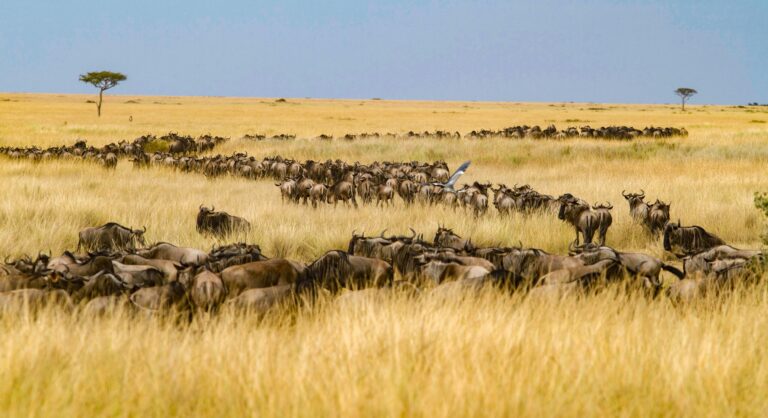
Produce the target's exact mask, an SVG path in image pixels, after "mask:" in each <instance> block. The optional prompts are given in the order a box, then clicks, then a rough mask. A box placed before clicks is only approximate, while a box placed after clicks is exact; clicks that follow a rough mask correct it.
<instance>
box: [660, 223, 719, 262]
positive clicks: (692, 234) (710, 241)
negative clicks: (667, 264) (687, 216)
mask: <svg viewBox="0 0 768 418" xmlns="http://www.w3.org/2000/svg"><path fill="white" fill-rule="evenodd" d="M719 245H726V244H725V241H723V240H722V239H721V238H720V237H718V236H716V235H714V234H711V233H709V232H707V231H706V230H705V229H704V228H702V227H700V226H696V225H694V226H682V225H681V223H680V220H678V221H677V222H669V223H667V225H666V226H665V227H664V249H665V250H667V251H670V252H671V251H672V248H673V247H679V248H680V249H681V250H682V251H683V255H692V254H696V253H700V252H702V251H705V250H708V249H710V248H712V247H717V246H719Z"/></svg>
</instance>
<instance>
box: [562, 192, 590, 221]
mask: <svg viewBox="0 0 768 418" xmlns="http://www.w3.org/2000/svg"><path fill="white" fill-rule="evenodd" d="M585 210H589V205H587V204H586V203H583V202H580V201H578V200H570V199H569V200H563V199H562V196H561V199H560V211H559V212H558V214H557V219H560V220H561V221H569V222H571V221H573V220H575V219H577V217H578V216H579V214H581V212H583V211H585Z"/></svg>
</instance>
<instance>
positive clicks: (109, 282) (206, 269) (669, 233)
mask: <svg viewBox="0 0 768 418" xmlns="http://www.w3.org/2000/svg"><path fill="white" fill-rule="evenodd" d="M518 128H520V129H518ZM518 128H514V129H513V128H510V129H509V130H504V131H503V134H498V133H497V134H493V133H483V132H484V131H483V132H474V133H472V134H471V136H472V137H486V136H494V135H496V136H506V137H518V136H519V137H546V138H549V137H557V135H560V134H563V132H558V131H556V129H554V128H553V127H552V129H550V128H547V129H545V130H541V129H533V128H528V127H524V128H523V127H518ZM553 129H554V130H553ZM589 129H591V128H589ZM605 129H607V131H599V130H596V131H592V130H587V131H584V130H581V131H578V130H576V131H571V130H568V131H566V133H565V134H564V135H566V136H568V137H571V136H591V137H616V138H620V137H621V136H622V135H629V137H636V136H654V137H657V136H668V135H680V134H684V131H668V130H665V129H656V128H648V129H647V131H648V133H646V131H638V130H632V129H631V128H627V129H618V128H617V129H616V130H613V128H610V129H608V128H605ZM519 132H522V133H519ZM584 132H587V133H586V134H584ZM594 132H603V133H594ZM441 135H442V133H441ZM446 135H448V136H446V137H450V135H449V134H447V133H446ZM536 135H539V136H536ZM156 140H157V139H156V138H154V137H149V136H147V137H142V138H139V139H137V140H136V141H134V142H132V143H128V142H121V143H119V144H110V145H108V146H106V147H103V148H93V147H88V146H87V145H86V144H85V142H78V143H76V144H75V145H74V146H72V147H55V148H49V149H47V150H42V149H38V148H35V147H33V148H27V149H20V148H2V149H0V152H3V153H5V154H7V155H9V156H11V157H13V158H31V159H33V160H36V161H37V160H46V159H49V158H66V157H74V158H76V157H80V158H84V159H95V160H98V161H102V163H103V164H104V165H107V166H111V167H113V166H114V165H116V164H117V158H118V157H133V162H134V164H135V165H136V166H138V167H143V166H145V165H151V164H158V165H165V166H170V167H173V168H175V169H178V170H182V171H187V172H200V173H203V174H205V175H207V176H219V175H224V174H229V175H239V176H243V177H248V178H264V177H270V178H273V179H278V180H280V182H279V183H277V184H276V185H277V186H278V188H279V190H280V193H281V196H282V199H283V200H284V201H287V202H295V203H304V204H307V205H309V204H311V205H312V206H313V207H317V206H318V205H320V204H328V203H332V204H334V205H336V204H337V203H338V202H339V201H341V202H344V203H345V204H347V205H352V206H355V207H356V206H357V205H358V198H359V200H360V201H361V202H362V203H363V204H372V203H374V202H375V204H376V205H381V206H390V205H392V204H393V203H394V197H395V195H397V196H399V197H400V199H402V201H403V202H404V203H405V204H406V205H411V204H414V203H421V204H424V205H435V204H442V205H447V206H449V207H453V208H466V209H468V210H470V211H471V212H472V213H473V214H474V215H475V216H480V215H482V214H484V213H486V211H487V209H488V207H489V205H490V204H491V203H492V204H493V205H494V207H496V209H497V210H498V212H499V213H500V214H502V215H508V214H511V213H514V212H517V213H522V214H529V213H534V212H538V213H544V214H547V213H549V214H551V215H552V216H553V217H554V216H555V215H556V216H557V217H558V219H560V220H562V221H563V222H566V223H568V224H569V225H571V226H572V227H573V228H574V232H575V240H574V241H573V243H572V244H571V245H570V247H569V249H570V251H569V254H568V255H558V254H550V253H547V252H546V251H544V250H541V249H536V248H526V247H523V246H522V244H521V245H519V246H517V247H498V246H496V247H492V246H490V247H489V246H478V245H476V244H475V243H473V242H472V241H471V240H469V239H464V238H462V237H460V236H458V235H457V234H455V233H454V232H453V231H451V230H450V229H447V228H443V227H439V228H438V230H437V232H436V234H435V236H434V239H433V240H432V241H426V240H424V238H423V236H422V235H418V234H417V233H416V232H415V231H414V232H413V233H412V234H411V235H402V236H398V235H392V236H386V235H385V233H381V234H379V235H378V236H365V235H364V234H360V235H358V234H355V233H353V235H352V238H351V239H350V242H349V245H348V247H347V249H346V251H345V250H340V249H337V250H331V251H328V252H327V253H325V254H324V255H322V256H321V257H319V258H318V259H317V260H314V261H313V262H311V263H309V264H304V263H301V262H299V261H295V260H287V259H281V258H268V257H265V256H264V255H263V254H262V252H261V249H260V248H259V246H258V245H252V244H245V243H236V244H229V245H223V246H219V247H214V248H212V249H211V250H210V251H203V250H199V249H194V248H185V247H179V246H176V245H173V244H171V243H165V242H160V243H155V244H152V245H147V243H146V240H145V233H146V228H133V227H131V228H128V227H125V226H122V225H120V224H118V223H114V222H110V223H107V224H105V225H102V226H99V227H92V228H86V229H84V230H82V231H80V233H79V235H78V244H77V249H76V250H75V252H74V253H73V252H70V251H65V252H64V253H63V254H61V255H60V256H57V257H54V256H52V255H51V254H48V255H45V254H42V253H39V254H38V256H37V257H36V258H33V257H30V256H24V257H21V258H19V259H17V260H6V262H5V263H4V265H2V266H0V306H2V307H9V306H17V304H18V303H23V304H29V305H33V306H40V305H45V304H48V303H55V304H63V305H66V306H72V305H82V306H83V307H84V309H86V310H88V311H91V312H103V311H105V310H109V309H111V308H113V307H115V306H126V307H131V308H135V309H137V310H140V311H143V312H160V311H165V310H168V309H174V310H176V311H183V312H194V311H205V312H215V311H217V310H218V309H220V308H221V307H222V306H225V305H226V306H230V307H233V308H243V309H247V310H252V311H256V312H261V313H263V312H266V311H267V310H269V309H271V308H273V307H274V306H276V305H278V304H283V303H287V304H299V303H310V304H311V303H312V301H313V300H314V299H315V298H317V297H318V295H319V294H320V293H321V291H322V293H326V294H331V295H336V294H339V293H340V291H341V290H342V289H343V288H350V289H353V291H350V292H345V293H344V295H343V296H341V297H344V298H350V297H354V295H359V294H361V293H360V292H361V291H364V292H371V291H392V290H393V289H399V290H403V291H406V292H408V293H409V294H413V295H419V294H421V293H423V292H426V291H430V292H433V291H436V292H447V291H474V290H476V289H479V288H481V287H497V288H501V289H504V290H505V291H510V292H526V293H527V294H529V295H530V296H531V297H553V296H555V297H557V296H561V295H563V294H568V293H575V292H583V291H593V290H598V289H600V288H602V287H603V284H605V283H609V282H618V283H623V284H625V285H626V286H628V287H629V288H632V289H638V290H640V291H642V292H645V293H646V294H648V295H650V296H653V297H655V296H657V295H658V294H659V293H660V291H661V289H662V280H661V272H662V271H666V272H669V273H671V274H672V275H674V276H676V277H677V279H678V280H676V281H675V282H674V283H672V285H671V286H670V287H669V288H668V289H667V294H668V295H669V296H670V297H672V298H673V299H674V300H676V301H681V300H690V299H693V298H695V297H696V296H698V295H701V294H704V293H707V292H719V291H722V290H724V289H728V288H731V287H733V286H735V285H738V284H740V283H749V282H751V281H754V280H755V279H756V278H757V277H759V276H760V273H761V271H762V267H763V254H762V252H760V251H756V250H741V249H737V248H734V247H732V246H729V245H727V244H726V243H725V242H724V241H723V240H722V239H720V238H718V237H717V236H715V235H713V234H711V233H709V232H707V231H706V230H704V228H701V227H699V226H689V227H686V226H683V225H681V223H680V221H677V222H672V221H670V219H671V218H670V204H668V203H665V202H662V201H660V200H658V199H656V201H655V202H653V203H647V202H645V192H643V191H641V192H640V193H627V192H626V191H624V192H622V195H623V197H624V198H625V199H626V200H627V202H628V205H629V212H630V214H631V216H632V218H633V219H634V220H635V221H636V222H637V223H639V224H640V225H642V226H643V228H645V229H646V230H647V231H648V232H649V233H650V234H652V235H654V236H656V237H658V236H661V239H662V240H663V245H664V249H665V250H667V251H669V252H671V253H672V254H675V255H677V256H678V257H679V258H681V259H682V260H683V268H682V270H680V269H678V268H676V267H674V266H672V265H670V264H667V263H665V262H664V261H662V260H661V259H659V258H656V257H653V256H650V255H647V254H641V253H628V252H621V251H618V250H615V249H613V248H611V247H609V246H608V245H607V244H606V243H607V240H608V235H607V234H608V230H609V228H610V226H611V224H612V221H613V218H612V215H611V210H612V209H613V206H612V205H611V204H610V203H604V204H594V205H590V204H589V203H587V202H586V201H585V200H583V199H580V198H578V197H576V196H573V195H572V194H569V193H566V194H563V195H560V196H559V197H554V196H551V195H547V194H542V193H539V192H537V191H536V190H534V189H533V188H532V187H530V186H529V185H522V186H518V185H514V186H512V187H508V186H507V185H504V184H498V185H496V186H495V187H494V185H493V184H492V183H490V182H488V183H480V182H474V183H472V184H469V185H464V186H463V187H461V188H459V187H454V185H455V182H456V179H457V178H458V177H457V176H459V175H461V174H462V173H463V171H464V170H466V168H467V167H468V166H469V162H467V163H465V164H464V165H462V167H460V168H459V170H457V172H456V173H454V175H453V176H451V175H450V174H451V173H450V171H449V169H448V166H447V164H446V163H445V162H442V161H437V162H433V163H424V162H418V161H412V162H374V163H371V164H360V163H352V164H350V163H347V162H344V161H341V160H335V161H331V160H328V161H325V162H318V161H313V160H308V161H305V162H298V161H295V160H291V159H286V158H282V157H279V156H276V157H269V158H264V159H256V158H254V157H250V156H248V155H246V154H243V153H238V154H234V155H232V156H228V157H224V156H206V157H200V156H195V155H190V154H191V153H193V152H200V151H205V150H210V149H212V148H213V147H214V146H215V145H216V144H219V143H221V142H223V141H224V140H225V139H224V138H219V137H211V136H205V137H201V138H198V139H197V140H194V139H192V138H190V137H181V136H178V135H175V134H172V135H168V136H166V137H162V138H161V139H160V140H161V141H165V142H166V143H167V144H166V145H167V151H164V152H154V153H151V154H150V153H147V152H145V149H146V147H147V146H148V145H149V144H152V143H154V142H155V141H156ZM491 192H492V193H493V195H491V194H490V193H491ZM195 226H196V229H197V231H198V232H199V233H201V234H206V235H213V236H216V237H218V238H221V239H226V238H228V237H231V236H233V235H236V234H238V233H243V234H244V236H245V234H246V233H247V232H248V231H249V230H250V229H251V228H252V226H251V224H250V222H248V221H247V220H245V219H243V218H241V217H237V216H234V215H230V214H228V213H226V212H217V211H216V210H215V207H211V208H210V209H209V208H207V207H205V206H203V205H201V206H200V207H199V210H198V214H197V217H196V220H195ZM595 236H597V243H595V242H594V241H595ZM365 288H370V289H368V290H362V289H365ZM372 289H375V290H372Z"/></svg>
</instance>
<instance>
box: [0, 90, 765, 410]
mask: <svg viewBox="0 0 768 418" xmlns="http://www.w3.org/2000/svg"><path fill="white" fill-rule="evenodd" d="M88 99H93V97H91V96H79V95H27V94H0V146H6V145H15V146H29V145H33V144H34V145H41V146H51V145H60V144H65V143H66V144H71V143H73V142H74V141H75V140H76V139H77V138H84V139H87V140H88V142H89V143H92V144H94V145H99V144H105V143H108V142H113V141H115V142H116V141H117V140H120V139H127V140H131V139H133V138H135V137H137V136H140V135H143V134H147V133H152V134H164V133H167V132H169V131H176V132H179V133H183V134H189V135H193V136H197V135H200V134H204V133H211V134H215V135H222V136H228V137H230V138H232V140H231V141H229V142H228V143H226V144H225V145H223V146H221V147H220V148H217V149H216V151H215V152H216V153H224V154H229V153H232V152H235V151H244V152H248V153H249V154H250V155H255V156H258V157H262V156H269V155H275V154H280V155H283V156H286V157H292V158H296V159H309V158H312V159H327V158H334V159H335V158H340V159H343V160H347V161H361V162H372V161H374V160H390V161H392V160H428V161H432V160H437V159H443V160H446V161H447V162H448V163H449V165H450V167H451V168H454V167H456V166H457V165H458V164H459V163H461V162H462V161H464V160H467V159H471V160H472V162H473V163H472V166H471V167H470V169H469V171H468V172H467V174H466V175H465V176H464V177H463V178H462V179H461V180H460V182H471V181H474V180H480V181H485V180H490V181H492V182H494V183H499V182H503V183H507V184H509V185H512V184H514V183H520V184H523V183H528V184H530V185H532V186H533V187H534V188H535V189H537V190H539V191H541V192H543V193H548V194H552V195H559V194H562V193H565V192H571V193H573V194H575V195H577V196H579V197H583V198H584V199H587V200H589V201H591V202H595V201H610V202H611V203H613V204H614V207H615V209H614V210H613V213H614V224H613V226H612V227H611V229H610V231H609V233H608V243H609V244H610V245H612V246H614V247H616V248H619V249H627V250H639V251H643V252H647V253H650V254H654V255H656V256H660V257H665V258H666V259H668V260H670V258H669V256H668V255H664V252H663V250H662V247H661V244H660V242H658V241H656V240H653V239H652V238H651V237H649V236H647V235H645V234H643V232H642V230H641V228H640V227H639V226H637V225H635V224H633V223H632V221H631V220H630V217H629V213H628V208H627V204H626V202H625V201H624V199H623V198H622V196H621V191H622V189H627V190H638V189H641V188H642V189H644V190H645V191H646V193H647V195H648V196H649V198H651V199H654V198H656V197H659V198H661V199H662V200H665V201H671V202H672V207H671V213H672V217H673V218H674V219H677V218H680V219H681V220H682V222H683V223H684V224H698V225H702V226H704V227H705V228H707V229H708V230H710V231H712V232H714V233H716V234H718V235H719V236H721V237H722V238H724V239H725V240H726V241H728V242H729V243H731V244H733V245H736V246H740V247H749V248H757V247H759V246H760V245H761V240H760V235H761V233H762V232H763V219H762V215H761V214H760V213H758V211H757V210H755V209H754V204H753V193H754V192H756V191H767V190H768V182H767V181H766V179H767V178H768V164H767V163H768V124H767V123H765V122H766V121H768V109H766V108H761V107H754V108H753V107H746V108H739V107H733V106H727V107H721V106H690V107H689V109H687V111H686V112H684V113H683V112H681V111H680V110H679V107H677V106H672V105H607V104H592V103H552V104H548V103H537V104H517V103H479V102H397V101H387V100H314V99H290V98H289V99H287V102H286V103H277V102H275V99H247V98H202V97H200V98H196V97H145V96H141V97H128V96H114V95H109V96H108V97H107V98H106V100H105V104H104V108H103V116H102V118H100V119H98V118H96V112H95V105H93V104H89V103H85V101H86V100H88ZM129 116H130V117H132V119H133V121H132V122H129ZM550 123H553V124H556V125H557V126H558V128H565V127H566V126H580V125H585V124H589V125H591V126H593V127H597V126H604V125H629V126H634V127H638V128H641V129H642V128H643V127H645V126H648V125H655V126H675V127H685V128H686V129H687V130H688V131H689V133H690V135H689V136H688V137H686V138H673V139H665V140H650V139H643V140H636V141H633V142H615V141H602V140H583V139H576V140H568V141H562V142H556V141H533V140H521V141H513V140H483V141H470V140H461V141H449V140H435V139H428V140H393V139H377V140H359V141H352V142H350V141H342V140H334V141H331V142H320V141H314V140H309V139H297V140H295V141H282V142H278V141H269V140H267V141H260V142H251V141H246V140H241V139H239V138H241V137H242V136H243V134H246V133H261V134H267V135H272V134H278V133H289V134H297V135H298V136H299V137H300V138H307V137H314V136H317V135H319V134H323V133H325V134H332V135H336V136H339V135H343V134H345V133H360V132H382V133H383V132H394V133H402V132H407V131H409V130H414V131H424V130H430V131H433V130H435V129H442V130H448V131H455V130H458V131H460V132H462V133H466V132H468V131H470V130H473V129H500V128H503V127H506V126H512V125H522V124H528V125H533V124H538V125H542V126H546V125H548V124H550ZM0 178H2V179H3V182H2V183H3V187H2V188H0V196H1V197H2V199H0V256H5V255H11V256H17V255H19V254H22V253H33V254H36V253H37V252H38V251H39V250H44V251H48V250H49V249H50V250H52V251H53V252H54V253H59V252H61V251H63V250H64V249H66V248H70V249H71V248H74V247H75V246H76V244H77V232H78V231H79V230H80V229H82V228H83V227H85V226H93V225H98V224H101V223H104V222H107V221H117V222H120V223H122V224H125V225H132V226H136V227H138V226H142V225H146V226H147V228H148V233H147V237H148V240H149V241H170V242H174V243H178V244H180V245H186V246H192V247H198V248H203V249H207V248H209V247H210V246H211V245H213V244H214V243H216V242H215V241H214V240H212V239H211V238H204V237H201V236H199V235H198V234H197V232H196V231H195V227H194V217H195V215H196V213H197V208H198V206H199V205H200V204H201V203H205V204H213V205H215V206H216V208H217V209H219V210H226V211H228V212H230V213H233V214H237V215H240V216H243V217H245V218H246V219H248V220H249V221H251V223H252V224H253V225H254V228H253V230H252V232H250V234H249V236H247V237H246V238H247V240H248V241H249V242H255V243H258V244H260V245H261V247H262V249H263V251H264V253H265V254H267V255H269V256H282V257H288V258H293V259H297V260H300V261H309V260H312V259H313V258H314V257H317V256H318V255H320V254H322V253H324V252H325V251H326V250H329V249H332V248H346V243H347V241H348V240H349V237H350V236H351V234H352V231H353V230H357V231H358V232H359V231H366V232H367V233H371V234H373V233H378V232H380V231H382V230H383V229H385V228H388V229H389V231H390V232H406V231H407V229H408V227H413V228H415V229H416V230H418V231H420V232H423V233H424V234H425V237H426V238H428V239H431V238H432V234H433V233H434V230H435V229H436V227H437V225H438V223H440V224H444V225H447V226H451V227H453V228H454V230H455V231H456V232H457V233H459V234H460V235H463V236H471V237H472V239H473V241H474V242H476V243H479V244H481V245H482V244H486V245H497V244H500V245H511V244H517V243H518V242H522V243H523V244H524V245H526V246H532V247H538V248H542V249H545V250H547V251H551V252H560V253H563V252H565V251H566V249H567V245H568V242H569V241H571V240H572V239H573V232H572V230H571V229H570V228H568V227H567V226H565V225H564V224H562V223H561V222H560V221H558V220H557V219H556V216H554V215H553V216H543V215H541V216H540V215H536V216H527V217H523V216H513V217H511V218H501V217H499V216H498V214H497V213H495V211H494V210H493V208H491V210H490V211H489V213H488V214H487V215H486V216H484V217H481V218H479V219H475V218H474V217H472V216H471V215H470V214H468V213H464V212H462V211H461V210H459V211H456V212H454V211H452V210H450V209H445V208H439V207H438V208H434V207H420V206H415V207H412V208H406V207H405V206H403V204H402V201H400V200H397V201H396V205H395V207H394V208H389V209H380V208H375V207H369V206H366V207H362V208H361V209H359V210H354V209H351V208H345V207H343V206H341V205H340V206H339V207H338V208H336V209H334V208H332V207H321V208H319V209H316V210H313V209H311V208H309V207H305V206H296V205H292V204H283V203H281V201H280V197H279V193H278V191H277V189H276V187H275V186H274V184H273V182H271V181H267V180H264V181H250V180H245V179H236V178H217V179H215V180H209V179H206V178H205V177H203V176H202V175H196V174H184V173H178V172H173V171H170V170H166V169H157V168H151V169H148V170H134V169H133V168H132V167H131V165H130V164H129V163H128V162H125V161H122V162H121V163H120V164H119V166H118V168H117V170H115V171H111V172H108V171H105V170H104V169H103V168H101V167H99V166H95V165H90V164H86V163H82V162H79V161H71V162H65V161H58V162H45V163H38V164H33V163H30V162H27V161H11V160H8V159H6V158H4V157H0ZM665 279H666V280H667V281H669V280H672V279H674V277H672V276H670V277H665ZM766 312H768V292H766V289H764V287H760V288H751V289H748V290H744V291H740V292H737V293H736V294H734V295H731V296H728V297H723V298H720V299H714V298H711V299H707V300H702V301H700V302H699V303H696V304H694V305H693V306H688V307H685V308H681V307H675V306H672V305H671V304H670V303H669V302H668V301H666V300H665V299H663V298H661V299H659V300H653V301H649V300H646V299H644V298H642V297H638V296H636V295H627V294H623V293H621V292H620V291H618V290H616V291H613V290H610V291H606V292H602V293H600V294H597V295H593V296H589V297H585V298H580V299H574V300H566V301H564V302H561V303H558V304H548V303H533V302H532V301H528V300H526V299H525V298H524V297H523V296H521V295H512V296H510V295H504V294H499V293H496V292H488V293H487V294H482V295H480V296H477V297H475V296H471V297H469V296H468V297H457V298H453V299H449V300H446V299H442V298H438V297H436V296H430V295H426V296H424V297H421V298H418V299H415V300H414V299H407V298H405V297H401V296H397V295H394V296H393V297H391V298H385V299H383V300H371V301H370V303H367V304H363V305H355V306H346V305H344V306H342V305H339V304H337V303H333V302H328V303H326V304H324V305H323V306H321V307H320V308H318V309H316V310H313V311H311V312H299V313H291V314H288V313H286V314H276V315H274V316H271V317H268V318H266V319H265V320H263V321H260V320H258V319H256V318H252V317H247V316H243V315H239V314H236V313H229V312H225V313H224V314H222V315H219V316H218V317H216V318H212V319H209V320H201V321H196V322H194V323H192V324H190V325H186V324H185V325H179V324H176V323H174V322H172V321H165V320H159V319H151V318H137V317H129V316H127V315H126V316H121V315H118V316H115V317H108V318H102V319H94V318H84V317H81V316H79V315H69V314H65V313H63V312H58V311H56V310H53V311H46V312H43V313H41V314H38V315H26V314H20V315H5V316H3V317H2V318H0V335H2V336H3V338H2V339H1V340H0V353H2V355H0V376H2V377H3V378H2V379H0V415H2V416H77V417H80V416H163V417H165V416H193V415H196V416H217V417H218V416H243V415H245V416H428V417H435V416H482V415H491V416H616V415H618V416H649V415H653V416H676V417H677V416H691V417H701V416H765V415H766V414H768V400H766V398H765V396H764V394H765V393H766V392H768V366H766V362H765V357H764V356H765V348H764V347H768V319H766V318H768V316H766Z"/></svg>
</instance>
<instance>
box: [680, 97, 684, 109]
mask: <svg viewBox="0 0 768 418" xmlns="http://www.w3.org/2000/svg"><path fill="white" fill-rule="evenodd" d="M680 101H681V102H682V103H683V112H685V97H683V98H682V99H680Z"/></svg>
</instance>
